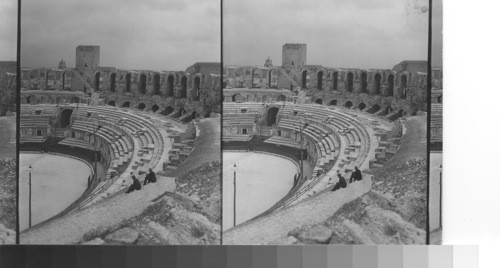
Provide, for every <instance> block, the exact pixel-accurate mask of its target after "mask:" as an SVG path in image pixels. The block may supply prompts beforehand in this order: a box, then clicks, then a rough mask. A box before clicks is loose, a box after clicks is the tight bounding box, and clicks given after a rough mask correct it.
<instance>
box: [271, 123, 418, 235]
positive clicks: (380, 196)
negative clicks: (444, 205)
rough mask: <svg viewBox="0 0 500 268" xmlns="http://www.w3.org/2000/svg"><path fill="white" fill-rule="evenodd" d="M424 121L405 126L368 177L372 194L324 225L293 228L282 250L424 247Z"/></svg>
mask: <svg viewBox="0 0 500 268" xmlns="http://www.w3.org/2000/svg"><path fill="white" fill-rule="evenodd" d="M425 123H426V121H425V116H419V117H411V118H409V119H408V120H407V121H406V122H405V125H406V127H407V134H406V135H405V136H404V137H403V141H402V145H401V146H400V148H399V150H398V152H397V153H396V155H395V156H394V157H393V158H391V160H390V161H388V162H387V163H386V165H384V167H382V168H380V169H378V170H373V171H370V172H372V173H373V177H372V180H373V186H372V189H371V190H370V191H369V192H368V193H367V194H365V195H363V196H361V197H359V198H357V199H355V200H354V201H352V202H350V203H347V204H345V205H344V206H343V207H342V208H340V209H339V210H338V211H336V212H335V213H334V214H333V215H332V216H331V217H329V218H328V219H327V220H326V221H324V222H321V223H319V224H315V225H305V226H301V227H298V228H296V229H294V230H292V231H291V232H289V233H288V237H287V238H284V239H283V241H280V243H285V244H298V243H300V244H425V242H426V240H425V239H426V231H425V230H426V215H427V202H426V198H427V168H426V165H427V162H426V161H427V160H426V144H425V137H426V131H425Z"/></svg>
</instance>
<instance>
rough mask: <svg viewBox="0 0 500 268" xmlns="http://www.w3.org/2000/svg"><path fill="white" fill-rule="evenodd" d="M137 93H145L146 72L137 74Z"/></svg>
mask: <svg viewBox="0 0 500 268" xmlns="http://www.w3.org/2000/svg"><path fill="white" fill-rule="evenodd" d="M139 93H141V94H146V74H141V76H139Z"/></svg>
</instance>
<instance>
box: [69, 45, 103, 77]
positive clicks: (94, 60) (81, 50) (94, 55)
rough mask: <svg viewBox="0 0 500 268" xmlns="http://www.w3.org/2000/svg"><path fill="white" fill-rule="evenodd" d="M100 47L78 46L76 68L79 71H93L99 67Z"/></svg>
mask: <svg viewBox="0 0 500 268" xmlns="http://www.w3.org/2000/svg"><path fill="white" fill-rule="evenodd" d="M100 50H101V48H100V47H99V46H78V47H77V48H76V62H75V66H76V69H77V70H78V71H81V72H85V71H92V70H95V69H97V68H98V67H99V57H100Z"/></svg>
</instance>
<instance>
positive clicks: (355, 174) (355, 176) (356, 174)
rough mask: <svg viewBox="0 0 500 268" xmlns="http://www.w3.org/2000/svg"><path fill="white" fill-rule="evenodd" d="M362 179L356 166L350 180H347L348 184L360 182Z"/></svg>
mask: <svg viewBox="0 0 500 268" xmlns="http://www.w3.org/2000/svg"><path fill="white" fill-rule="evenodd" d="M362 179H363V176H361V170H359V168H358V167H357V166H355V167H354V172H353V173H352V175H351V179H350V180H349V183H351V182H353V181H360V180H362Z"/></svg>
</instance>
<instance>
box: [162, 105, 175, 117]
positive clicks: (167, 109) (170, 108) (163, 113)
mask: <svg viewBox="0 0 500 268" xmlns="http://www.w3.org/2000/svg"><path fill="white" fill-rule="evenodd" d="M173 111H174V108H172V107H170V106H168V107H167V108H165V110H163V111H161V112H160V114H161V115H169V114H171V113H172V112H173Z"/></svg>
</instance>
